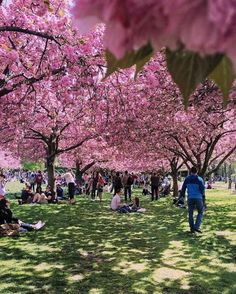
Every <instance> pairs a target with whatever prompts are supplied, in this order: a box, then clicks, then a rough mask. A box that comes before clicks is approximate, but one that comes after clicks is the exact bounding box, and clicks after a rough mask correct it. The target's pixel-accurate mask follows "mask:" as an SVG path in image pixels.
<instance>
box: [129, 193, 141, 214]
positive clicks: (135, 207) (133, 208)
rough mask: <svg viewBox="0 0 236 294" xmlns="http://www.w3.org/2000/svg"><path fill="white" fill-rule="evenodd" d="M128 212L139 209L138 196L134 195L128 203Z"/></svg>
mask: <svg viewBox="0 0 236 294" xmlns="http://www.w3.org/2000/svg"><path fill="white" fill-rule="evenodd" d="M129 208H130V212H137V211H138V210H139V209H140V201H139V198H138V197H135V198H134V200H133V203H131V204H130V205H129Z"/></svg>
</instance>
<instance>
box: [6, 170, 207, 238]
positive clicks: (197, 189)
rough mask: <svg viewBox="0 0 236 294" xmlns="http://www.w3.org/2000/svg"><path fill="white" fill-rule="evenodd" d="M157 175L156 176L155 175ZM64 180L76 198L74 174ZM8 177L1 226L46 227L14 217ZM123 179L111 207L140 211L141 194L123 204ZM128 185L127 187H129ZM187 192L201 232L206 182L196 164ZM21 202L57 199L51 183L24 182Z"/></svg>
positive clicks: (192, 228) (185, 187)
mask: <svg viewBox="0 0 236 294" xmlns="http://www.w3.org/2000/svg"><path fill="white" fill-rule="evenodd" d="M116 176H117V179H119V178H120V177H119V173H117V174H116ZM154 176H155V175H154ZM64 177H65V180H66V183H67V185H68V194H69V200H70V201H72V200H74V194H75V181H74V177H73V176H72V174H71V173H67V174H65V176H64ZM129 178H130V175H129V174H128V172H125V174H124V176H123V181H125V185H124V190H125V201H127V196H129V200H130V202H131V190H130V189H129V186H131V185H132V181H131V180H129ZM4 181H5V177H4V175H3V174H0V225H4V224H8V223H9V222H15V223H16V224H17V225H18V226H19V228H18V229H19V230H21V231H23V229H24V230H25V231H26V230H35V229H40V228H41V227H42V226H44V223H43V222H42V221H40V222H38V223H37V224H35V225H31V224H25V223H24V222H22V221H19V220H18V219H17V218H13V217H12V212H11V210H10V207H9V201H8V200H7V199H6V198H5V197H4V194H5V190H4V189H5V185H4ZM122 187H123V184H122V182H120V181H118V180H117V182H116V185H114V196H113V198H112V200H111V209H112V210H113V211H118V212H122V213H129V212H137V211H138V212H139V211H140V200H139V198H138V197H135V198H134V199H133V202H132V203H130V204H126V203H122V201H121V194H122ZM127 187H128V189H127ZM186 190H187V192H188V216H189V217H188V219H189V226H190V231H191V233H195V232H201V231H200V225H201V221H202V216H203V210H204V202H205V185H204V182H203V180H202V178H200V177H199V176H198V175H197V170H196V168H195V167H193V168H192V169H191V174H190V175H189V176H188V177H187V178H186V179H185V181H184V183H183V186H182V190H181V195H182V196H183V197H184V196H185V192H186ZM19 200H20V202H21V203H39V204H40V203H54V201H56V196H55V193H54V192H53V190H52V189H51V188H50V186H47V187H46V189H45V191H44V192H43V191H42V187H41V185H40V184H38V185H37V188H36V193H35V194H34V193H33V192H32V190H31V188H30V186H29V185H27V184H25V189H23V191H22V195H21V199H19ZM195 208H196V209H197V211H198V214H197V218H196V221H195V220H194V217H193V213H194V209H195Z"/></svg>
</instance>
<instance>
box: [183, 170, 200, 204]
mask: <svg viewBox="0 0 236 294" xmlns="http://www.w3.org/2000/svg"><path fill="white" fill-rule="evenodd" d="M186 189H187V193H188V199H203V197H204V195H205V185H204V181H203V179H202V178H201V177H199V176H198V175H190V176H188V177H187V178H186V179H185V181H184V183H183V186H182V190H181V196H183V197H184V196H185V191H186Z"/></svg>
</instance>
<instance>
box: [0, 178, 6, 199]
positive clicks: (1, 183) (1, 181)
mask: <svg viewBox="0 0 236 294" xmlns="http://www.w3.org/2000/svg"><path fill="white" fill-rule="evenodd" d="M5 178H6V177H5V176H4V174H0V198H3V197H4V196H5V194H6V188H5V185H6V179H5Z"/></svg>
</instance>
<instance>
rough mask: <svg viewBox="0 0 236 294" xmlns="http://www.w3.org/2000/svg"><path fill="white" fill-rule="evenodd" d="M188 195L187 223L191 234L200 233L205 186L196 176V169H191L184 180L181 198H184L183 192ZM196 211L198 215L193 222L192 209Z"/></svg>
mask: <svg viewBox="0 0 236 294" xmlns="http://www.w3.org/2000/svg"><path fill="white" fill-rule="evenodd" d="M186 189H187V193H188V221H189V227H190V232H191V233H195V232H198V233H201V231H200V226H201V222H202V216H203V210H204V203H205V185H204V181H203V179H202V178H201V177H199V176H198V175H197V169H196V167H192V168H191V170H190V175H189V176H188V177H187V178H186V179H185V181H184V183H183V186H182V190H181V196H182V197H183V198H185V191H186ZM195 208H196V209H197V211H198V214H197V218H196V221H195V222H194V216H193V213H194V209H195Z"/></svg>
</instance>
